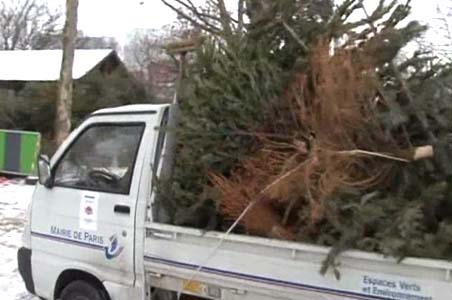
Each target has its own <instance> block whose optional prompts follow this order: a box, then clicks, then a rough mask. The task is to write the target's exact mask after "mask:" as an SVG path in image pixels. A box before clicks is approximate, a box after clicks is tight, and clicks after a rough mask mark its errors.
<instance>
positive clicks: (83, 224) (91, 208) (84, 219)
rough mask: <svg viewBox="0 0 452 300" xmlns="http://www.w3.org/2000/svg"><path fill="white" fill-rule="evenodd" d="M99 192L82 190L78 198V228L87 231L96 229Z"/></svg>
mask: <svg viewBox="0 0 452 300" xmlns="http://www.w3.org/2000/svg"><path fill="white" fill-rule="evenodd" d="M98 204H99V193H93V192H82V198H81V199H80V216H79V218H80V228H81V229H84V230H89V231H97V207H98Z"/></svg>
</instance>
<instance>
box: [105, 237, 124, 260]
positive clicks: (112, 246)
mask: <svg viewBox="0 0 452 300" xmlns="http://www.w3.org/2000/svg"><path fill="white" fill-rule="evenodd" d="M122 250H124V247H122V246H119V240H118V236H117V235H116V234H114V235H112V236H111V237H110V243H109V245H108V246H107V247H105V257H106V258H107V259H113V258H116V257H118V256H119V255H120V254H121V252H122Z"/></svg>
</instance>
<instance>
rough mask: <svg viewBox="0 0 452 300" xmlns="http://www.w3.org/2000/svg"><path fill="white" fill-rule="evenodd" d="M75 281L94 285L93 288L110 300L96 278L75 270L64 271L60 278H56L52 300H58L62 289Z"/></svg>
mask: <svg viewBox="0 0 452 300" xmlns="http://www.w3.org/2000/svg"><path fill="white" fill-rule="evenodd" d="M76 280H83V281H86V282H88V283H90V284H92V285H94V286H95V287H97V288H99V289H101V290H103V291H104V292H105V295H106V296H107V298H108V299H109V300H110V296H109V295H108V292H107V290H106V289H105V286H104V285H103V283H102V282H101V281H100V280H99V279H98V278H97V277H96V276H94V275H92V274H90V273H87V272H84V271H80V270H76V269H70V270H65V271H63V272H62V273H61V274H60V276H58V280H57V282H56V284H55V289H54V293H53V299H59V297H60V296H61V292H62V291H63V289H64V288H65V287H66V286H67V285H68V284H70V283H71V282H74V281H76Z"/></svg>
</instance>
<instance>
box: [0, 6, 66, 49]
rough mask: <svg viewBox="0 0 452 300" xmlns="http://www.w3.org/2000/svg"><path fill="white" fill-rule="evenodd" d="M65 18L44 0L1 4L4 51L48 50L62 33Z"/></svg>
mask: <svg viewBox="0 0 452 300" xmlns="http://www.w3.org/2000/svg"><path fill="white" fill-rule="evenodd" d="M60 17H61V14H60V13H59V12H58V11H57V10H56V11H52V10H51V9H50V8H49V7H48V6H47V4H46V2H45V1H43V0H0V49H2V50H15V49H46V48H48V47H50V46H51V45H52V44H53V43H54V41H55V39H54V36H55V35H57V34H59V33H60V30H59V20H60Z"/></svg>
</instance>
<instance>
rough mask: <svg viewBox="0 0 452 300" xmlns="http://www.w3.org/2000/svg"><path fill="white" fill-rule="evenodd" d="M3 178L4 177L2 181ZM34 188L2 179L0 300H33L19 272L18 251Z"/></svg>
mask: <svg viewBox="0 0 452 300" xmlns="http://www.w3.org/2000/svg"><path fill="white" fill-rule="evenodd" d="M0 179H1V178H0ZM33 190H34V186H29V185H24V184H23V183H20V182H10V181H8V182H6V183H5V182H2V180H0V299H2V300H3V299H4V300H32V299H33V300H34V299H37V298H35V297H33V296H31V295H29V294H28V293H27V291H26V290H25V285H24V283H23V281H22V278H21V277H20V275H19V271H18V269H17V249H18V248H19V247H20V245H21V244H22V230H23V226H24V222H25V212H26V209H27V206H28V204H29V203H30V200H31V196H32V194H33Z"/></svg>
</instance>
